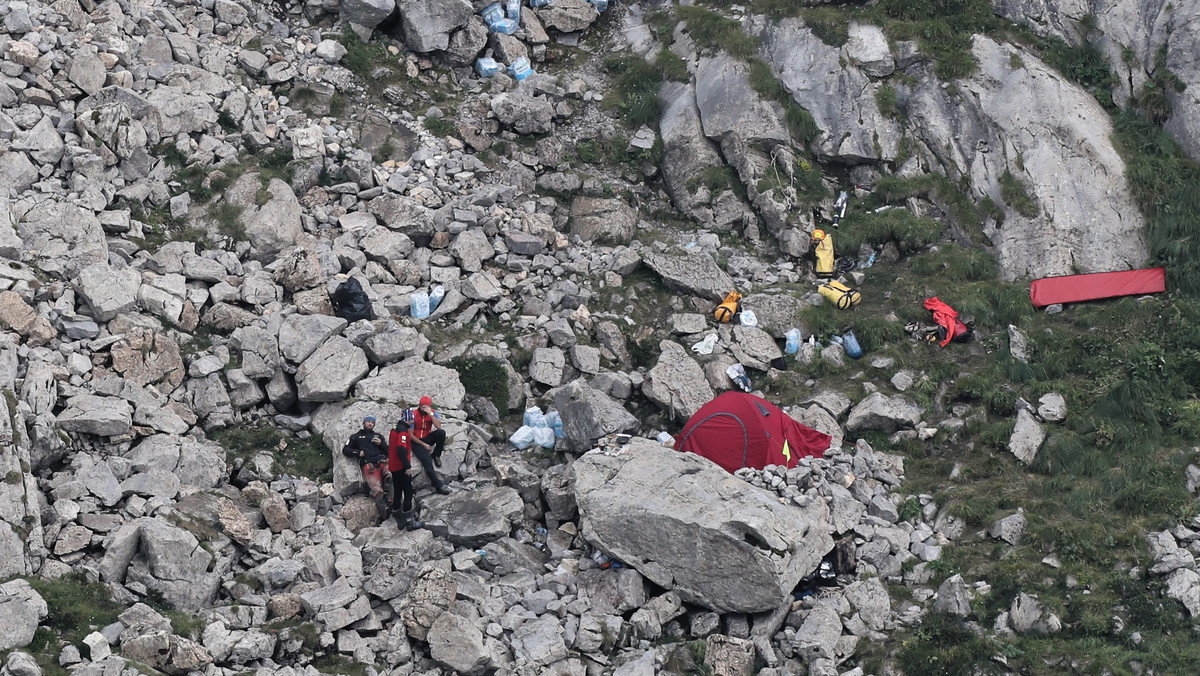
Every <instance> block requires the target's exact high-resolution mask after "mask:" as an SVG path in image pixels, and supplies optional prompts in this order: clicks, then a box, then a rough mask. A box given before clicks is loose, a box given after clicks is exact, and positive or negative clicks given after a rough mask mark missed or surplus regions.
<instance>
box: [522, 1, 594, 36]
mask: <svg viewBox="0 0 1200 676" xmlns="http://www.w3.org/2000/svg"><path fill="white" fill-rule="evenodd" d="M537 16H538V18H539V19H540V20H541V22H542V24H543V25H544V26H545V27H546V28H553V29H554V30H557V31H561V32H563V33H574V32H575V31H581V30H583V29H585V28H587V27H588V26H590V25H592V22H593V21H595V20H596V19H597V18H599V16H600V12H599V11H597V10H596V6H595V5H593V4H592V3H590V2H587V0H556V2H552V3H550V4H549V5H546V6H545V7H542V8H541V9H539V10H538V11H537Z"/></svg>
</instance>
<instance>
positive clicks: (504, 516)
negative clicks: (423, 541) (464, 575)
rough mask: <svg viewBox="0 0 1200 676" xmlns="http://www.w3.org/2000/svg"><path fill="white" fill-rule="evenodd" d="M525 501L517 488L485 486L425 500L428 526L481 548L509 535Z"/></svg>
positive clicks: (426, 524)
mask: <svg viewBox="0 0 1200 676" xmlns="http://www.w3.org/2000/svg"><path fill="white" fill-rule="evenodd" d="M524 507H525V503H524V501H523V500H521V496H520V494H518V493H517V491H516V490H515V489H512V488H509V487H507V486H484V487H481V488H477V489H475V490H473V491H468V492H464V493H454V494H451V495H439V496H434V497H430V498H426V500H425V512H424V513H423V514H422V518H423V519H424V520H425V527H426V528H428V529H429V530H430V531H432V532H433V533H434V535H438V536H440V537H444V538H446V539H448V540H450V541H451V542H453V543H455V544H456V545H459V546H461V547H470V548H473V549H475V548H479V547H482V546H483V545H485V544H487V543H488V542H491V541H493V540H496V539H499V538H502V537H505V536H507V535H508V534H509V533H510V532H511V531H512V528H513V522H514V521H517V520H519V519H520V517H521V511H522V509H524Z"/></svg>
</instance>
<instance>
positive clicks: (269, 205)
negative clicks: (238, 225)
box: [241, 175, 304, 257]
mask: <svg viewBox="0 0 1200 676" xmlns="http://www.w3.org/2000/svg"><path fill="white" fill-rule="evenodd" d="M253 180H254V181H255V182H256V183H257V181H258V177H257V175H254V176H253ZM267 193H269V194H270V199H268V200H267V202H266V203H265V204H263V205H262V206H258V207H255V206H254V205H253V204H250V205H245V206H244V207H243V209H244V211H243V212H242V216H241V219H242V222H243V223H244V224H245V227H246V236H247V237H249V238H250V245H251V248H252V251H253V252H254V253H255V255H258V256H263V257H272V256H274V255H275V254H277V253H279V252H280V251H283V250H284V249H286V248H288V247H290V246H292V245H293V244H295V243H296V240H297V239H298V238H299V237H300V235H301V234H302V233H303V232H304V228H303V227H302V226H301V224H300V214H301V209H300V202H299V201H298V200H297V199H296V193H294V192H292V187H291V186H289V185H288V184H287V183H284V182H283V181H281V180H279V179H277V178H272V179H271V182H270V184H269V185H268V186H267Z"/></svg>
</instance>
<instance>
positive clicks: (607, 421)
mask: <svg viewBox="0 0 1200 676" xmlns="http://www.w3.org/2000/svg"><path fill="white" fill-rule="evenodd" d="M551 396H552V398H553V399H554V408H555V409H556V410H557V411H558V414H559V415H560V416H561V417H562V421H563V433H564V435H565V437H566V439H567V441H568V442H570V443H571V444H572V445H574V446H575V447H576V448H586V447H590V445H591V444H592V443H593V442H594V441H596V440H597V439H599V438H600V437H603V436H605V435H608V434H614V433H620V432H631V431H634V430H636V429H638V427H639V426H640V425H641V423H640V422H639V421H638V419H637V418H635V417H634V416H633V414H632V413H630V412H629V411H626V410H625V408H624V407H622V406H621V404H620V403H619V402H618V401H616V400H615V399H613V398H612V397H610V396H608V395H607V394H605V393H603V392H601V391H599V390H597V389H595V388H592V387H590V386H588V384H587V383H585V382H584V381H583V380H574V381H572V382H570V383H568V384H567V385H564V386H563V387H560V388H558V389H555V390H552V391H551Z"/></svg>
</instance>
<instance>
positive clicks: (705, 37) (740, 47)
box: [676, 5, 758, 59]
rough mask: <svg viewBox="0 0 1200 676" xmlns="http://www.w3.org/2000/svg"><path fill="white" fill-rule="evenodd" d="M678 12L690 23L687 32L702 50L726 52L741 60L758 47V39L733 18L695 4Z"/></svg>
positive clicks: (679, 9)
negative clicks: (748, 33) (747, 32)
mask: <svg viewBox="0 0 1200 676" xmlns="http://www.w3.org/2000/svg"><path fill="white" fill-rule="evenodd" d="M676 11H677V12H678V13H679V18H680V19H683V21H685V22H687V29H688V33H689V34H691V36H692V39H693V40H695V42H696V46H697V47H699V48H700V49H702V50H706V51H708V52H725V53H726V54H729V55H730V56H732V57H735V58H739V59H748V58H750V57H751V56H753V55H754V53H755V52H756V51H757V50H758V40H757V39H756V38H754V37H752V36H750V35H747V34H746V31H744V30H742V25H741V24H740V23H738V22H737V21H735V20H733V19H727V18H725V17H723V16H721V15H720V14H717V13H716V12H714V11H712V10H710V9H705V8H704V7H697V6H694V5H692V6H680V7H678V8H677V9H676Z"/></svg>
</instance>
